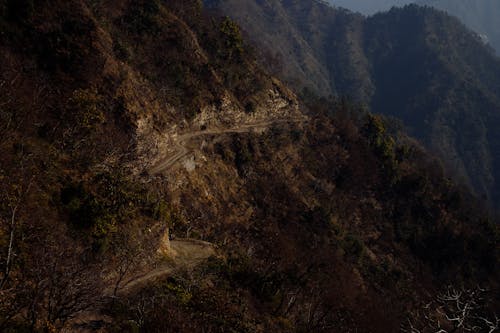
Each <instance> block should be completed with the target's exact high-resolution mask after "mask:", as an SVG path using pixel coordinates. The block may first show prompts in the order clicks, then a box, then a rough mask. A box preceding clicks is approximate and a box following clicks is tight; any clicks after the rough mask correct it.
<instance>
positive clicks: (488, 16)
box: [416, 0, 500, 53]
mask: <svg viewBox="0 0 500 333" xmlns="http://www.w3.org/2000/svg"><path fill="white" fill-rule="evenodd" d="M416 3H418V4H419V5H427V6H432V7H435V8H438V9H441V10H444V11H446V12H447V13H449V14H450V15H453V16H456V17H458V18H459V19H460V20H461V21H462V22H464V23H465V24H466V25H467V26H468V27H470V29H472V30H474V31H476V32H477V33H478V34H481V35H483V36H484V37H486V41H487V42H488V43H490V45H491V46H492V47H493V48H494V49H495V50H496V51H497V53H498V52H500V24H499V23H498V16H499V15H500V3H499V2H498V1H495V0H460V1H454V0H419V1H416Z"/></svg>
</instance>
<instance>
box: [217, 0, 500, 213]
mask: <svg viewBox="0 0 500 333" xmlns="http://www.w3.org/2000/svg"><path fill="white" fill-rule="evenodd" d="M245 3H247V6H249V5H248V3H254V7H255V8H259V5H258V4H259V3H258V2H254V1H245ZM267 3H268V6H271V5H269V4H272V6H271V7H269V8H268V9H267V10H268V12H269V15H268V17H273V20H274V21H270V20H266V19H265V17H261V16H258V15H254V13H255V11H251V10H245V11H240V5H241V2H237V1H231V0H226V1H218V3H217V4H215V5H214V4H212V5H214V6H216V7H217V8H219V9H220V10H221V11H223V12H225V13H227V14H228V15H231V17H233V18H235V19H236V20H237V21H238V22H239V23H240V24H241V25H242V27H243V29H245V30H247V31H248V34H249V35H250V36H251V37H252V38H253V39H254V40H256V41H257V42H260V43H262V44H263V45H264V46H265V47H267V48H270V49H271V52H276V53H278V54H280V55H281V56H280V57H279V58H280V59H282V61H283V68H284V69H283V75H282V77H284V78H285V79H287V80H288V81H289V82H290V83H291V84H294V83H295V85H294V86H295V87H296V89H297V90H301V89H302V88H304V87H306V88H312V89H313V90H314V91H315V92H316V93H318V94H320V95H327V94H330V93H333V94H338V95H347V96H351V97H353V98H354V99H355V100H357V101H360V102H364V103H366V104H367V105H368V106H369V107H370V109H371V110H372V111H374V112H377V113H381V114H386V115H390V116H394V117H396V118H399V119H402V120H403V121H404V125H405V126H407V128H408V131H409V132H410V133H411V134H412V135H414V136H416V137H418V138H419V139H421V140H422V141H423V142H424V143H425V144H426V146H427V147H429V148H430V149H431V150H432V151H434V152H436V153H437V154H439V156H440V157H441V158H442V159H443V160H444V161H445V163H446V166H447V167H448V168H449V170H451V171H452V172H453V173H454V174H455V176H456V177H457V178H458V179H461V180H462V181H463V182H465V183H467V184H469V185H470V186H471V187H472V188H474V189H475V190H476V192H477V194H478V195H480V196H486V197H487V199H488V200H490V201H491V202H493V203H494V205H498V202H499V200H500V196H499V187H500V186H499V183H498V177H499V171H498V165H499V162H498V160H499V158H500V154H499V152H498V140H499V138H498V136H497V135H496V134H495V128H497V126H498V115H499V113H500V102H499V98H498V96H500V89H499V87H500V80H499V79H498V78H499V77H500V61H499V60H498V59H497V58H496V57H495V56H494V54H492V52H491V51H490V50H489V49H488V48H486V47H485V46H484V45H483V43H482V42H481V40H480V38H479V37H478V36H477V35H475V34H473V33H471V32H469V30H468V29H467V28H466V27H465V26H464V25H463V24H461V23H460V22H459V21H458V20H457V19H455V18H452V17H450V16H448V15H446V14H444V13H442V12H438V11H436V10H433V9H431V8H421V7H418V6H416V5H409V6H406V7H404V8H397V9H396V8H395V9H392V10H391V11H389V12H387V13H380V14H377V15H374V16H372V17H368V18H363V17H362V16H360V15H356V14H353V13H350V12H346V11H343V10H338V9H333V8H329V7H328V6H327V5H325V4H322V3H320V2H316V1H302V2H296V1H270V2H267ZM272 9H275V10H274V11H273V10H272ZM278 18H279V20H280V21H288V22H290V24H289V25H286V26H285V25H279V24H277V25H273V24H274V22H276V20H278ZM316 22H320V23H316ZM257 27H258V28H257ZM263 27H271V28H270V29H263ZM297 36H298V37H297ZM278 40H280V41H281V40H287V42H286V43H287V44H284V45H282V47H280V48H279V49H277V48H274V44H275V43H277V42H275V41H278ZM296 40H300V41H301V43H298V44H294V41H296ZM302 41H305V44H304V43H303V42H302ZM281 43H283V42H281ZM293 45H295V46H293ZM299 45H304V47H303V48H301V47H299ZM285 46H286V48H284V47H285ZM292 46H293V47H292ZM302 49H303V50H307V54H310V55H311V54H312V55H313V56H314V60H315V62H316V63H317V64H319V65H318V66H316V67H315V69H317V70H320V71H321V73H322V76H317V75H316V74H315V73H316V72H315V71H308V70H307V68H306V67H304V71H305V72H304V76H303V82H306V83H305V84H301V82H302V79H301V77H300V75H301V74H300V73H299V72H296V71H294V70H293V67H294V66H296V64H297V63H307V59H306V58H304V57H303V56H302V53H301V52H299V51H297V50H302ZM291 73H294V76H291ZM325 77H329V78H330V81H329V82H330V84H329V85H328V86H325V85H324V84H322V83H321V82H322V81H323V80H324V78H325ZM319 78H321V80H320V79H319ZM311 81H313V82H314V83H315V85H310V84H308V83H310V82H311ZM315 88H316V89H315Z"/></svg>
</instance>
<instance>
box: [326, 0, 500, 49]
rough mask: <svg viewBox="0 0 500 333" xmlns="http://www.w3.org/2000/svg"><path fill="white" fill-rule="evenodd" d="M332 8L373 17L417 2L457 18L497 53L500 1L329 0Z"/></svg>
mask: <svg viewBox="0 0 500 333" xmlns="http://www.w3.org/2000/svg"><path fill="white" fill-rule="evenodd" d="M328 3H330V4H331V5H333V6H337V7H343V8H347V9H349V10H352V11H355V12H359V13H362V14H364V15H373V14H375V13H377V12H381V11H388V10H389V9H391V7H393V6H398V7H401V6H404V5H407V4H410V3H416V4H418V5H421V6H432V7H434V8H437V9H440V10H444V11H446V12H447V13H448V14H450V15H453V16H456V17H458V18H459V19H460V20H461V21H462V22H464V23H465V24H466V25H467V26H468V27H469V28H470V29H472V30H473V31H475V32H477V33H478V34H480V35H481V36H482V37H483V38H484V40H485V42H488V43H489V44H490V45H491V46H492V47H493V48H494V49H495V50H496V52H497V53H500V21H499V20H498V17H500V1H497V0H329V1H328Z"/></svg>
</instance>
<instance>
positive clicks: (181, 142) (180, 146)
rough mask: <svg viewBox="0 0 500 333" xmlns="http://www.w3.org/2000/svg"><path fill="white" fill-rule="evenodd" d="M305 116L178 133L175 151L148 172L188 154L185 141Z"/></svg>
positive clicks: (163, 168) (164, 168)
mask: <svg viewBox="0 0 500 333" xmlns="http://www.w3.org/2000/svg"><path fill="white" fill-rule="evenodd" d="M305 121H307V118H305V117H304V118H290V119H278V120H271V121H262V122H256V123H249V124H243V125H240V126H237V127H233V128H228V129H207V130H202V131H194V132H189V133H185V134H182V135H180V136H179V137H178V138H177V139H176V141H175V142H174V145H175V150H176V153H175V154H174V155H172V156H170V157H168V158H166V159H164V160H162V161H160V162H159V163H158V164H157V165H155V166H154V167H152V168H151V169H150V170H149V174H151V175H157V174H160V173H162V172H165V171H169V170H171V169H172V167H174V165H175V164H176V163H177V162H178V161H179V160H180V159H182V158H183V157H185V156H186V155H188V154H189V153H190V152H191V151H192V149H189V148H188V147H187V143H188V142H189V141H190V140H192V139H194V138H198V137H201V136H209V135H223V134H231V133H247V132H251V131H253V130H256V129H265V128H267V127H269V126H271V125H275V124H280V123H299V122H305Z"/></svg>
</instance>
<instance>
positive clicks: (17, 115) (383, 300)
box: [0, 0, 498, 332]
mask: <svg viewBox="0 0 500 333" xmlns="http://www.w3.org/2000/svg"><path fill="white" fill-rule="evenodd" d="M0 14H1V15H0V27H7V28H8V29H6V30H2V31H3V33H2V34H0V41H1V43H0V45H1V46H0V54H1V58H0V59H1V60H0V61H1V62H2V63H1V66H0V119H1V120H2V121H1V122H0V133H2V140H1V141H0V153H1V158H0V296H1V297H0V330H1V331H3V332H30V331H38V332H53V331H61V330H66V331H68V330H69V331H78V330H80V329H87V330H95V331H98V330H101V331H107V332H115V331H116V332H123V331H125V332H137V331H140V332H193V331H205V332H270V331H272V332H356V331H357V332H389V331H397V330H399V326H400V323H402V322H407V319H408V317H411V316H412V315H413V314H414V313H415V311H416V310H417V309H419V308H420V306H421V303H422V304H423V302H425V301H427V300H430V299H434V295H438V294H439V291H440V290H441V288H444V287H445V286H447V285H448V284H453V285H456V286H457V288H459V287H458V286H461V285H463V286H468V285H471V284H474V285H475V284H480V285H481V286H482V287H483V288H488V290H492V291H493V292H494V291H496V290H498V289H497V288H498V285H497V284H498V227H497V226H496V225H494V224H493V223H492V222H491V221H490V219H489V217H488V216H485V215H484V214H483V212H482V211H481V207H480V206H479V205H478V204H476V202H475V200H474V198H473V197H472V196H470V195H469V194H467V192H466V191H462V190H460V189H459V188H457V187H455V186H454V185H453V184H452V183H451V182H450V181H449V180H447V179H446V178H444V176H443V172H442V169H440V167H439V163H437V162H436V161H435V160H434V159H432V158H430V157H428V155H427V154H426V153H425V152H424V151H423V150H422V149H420V148H418V146H416V145H414V144H413V143H410V141H409V140H408V139H405V138H403V137H400V138H398V139H397V140H395V139H393V138H392V137H391V136H390V135H389V134H388V131H387V130H386V127H387V125H386V123H385V122H384V120H383V119H380V118H379V117H375V116H365V115H364V113H363V112H362V111H360V110H359V109H358V108H356V107H355V106H352V105H349V103H348V102H347V101H345V100H341V101H326V100H319V101H318V100H307V101H305V102H304V104H303V105H302V112H307V113H308V115H309V117H310V119H311V120H310V121H309V122H298V123H297V122H291V123H289V124H288V123H286V122H279V123H278V122H277V123H272V122H270V124H274V125H272V126H270V128H268V129H266V130H265V131H263V132H262V133H259V132H255V133H253V132H248V133H219V134H217V135H213V136H208V137H203V138H200V139H199V141H200V142H193V143H191V144H192V145H193V147H194V148H193V150H192V151H193V152H192V153H191V154H192V155H194V157H195V160H194V161H195V169H194V170H191V171H188V170H186V168H183V167H182V163H179V164H180V165H179V167H178V168H175V169H172V170H168V172H167V173H166V174H164V175H160V176H154V177H153V176H150V175H147V173H141V172H140V171H142V170H146V169H147V167H148V165H143V164H142V161H143V160H142V158H143V156H141V155H140V154H139V153H138V152H137V150H136V149H137V147H138V146H139V145H141V144H144V142H148V140H149V141H151V142H153V141H154V140H156V138H157V137H156V136H154V135H155V134H156V135H158V133H159V134H162V133H165V132H164V131H166V130H167V129H169V128H171V127H172V126H173V125H177V126H179V127H181V128H182V129H183V130H185V131H187V130H189V128H190V127H193V128H194V127H196V126H197V125H199V124H197V123H195V121H194V120H193V119H196V117H197V116H199V115H201V114H203V112H205V111H204V109H205V108H207V107H213V109H215V110H216V111H217V110H222V109H223V106H221V105H220V104H221V103H222V102H223V100H224V98H225V97H224V96H227V95H229V96H230V98H231V99H232V100H233V101H234V102H233V103H234V104H233V105H234V113H236V114H237V115H240V114H241V116H242V117H243V116H249V114H250V116H251V115H252V113H253V112H255V110H257V109H258V108H259V107H260V108H261V107H262V105H268V104H269V103H268V102H269V101H268V100H266V98H267V99H272V98H273V97H272V96H270V93H269V89H271V88H272V87H276V86H277V83H276V81H274V80H272V79H271V78H269V77H268V76H267V75H266V74H265V73H264V72H263V71H262V70H261V69H259V67H258V66H257V65H256V64H255V62H254V61H253V60H252V56H251V54H249V51H248V50H247V49H246V48H245V44H244V43H243V41H242V40H240V36H239V33H238V27H237V26H236V25H234V24H233V23H232V22H231V21H229V20H227V19H224V20H217V19H212V18H210V17H205V14H204V12H202V11H201V9H200V8H199V6H198V3H197V2H196V1H193V2H192V3H191V2H186V1H113V2H108V1H79V0H72V1H56V0H51V1H38V0H33V1H29V0H25V1H24V0H23V1H20V2H18V1H8V0H0ZM278 90H279V94H282V95H286V96H284V98H283V99H284V100H287V99H291V98H292V97H290V96H288V95H287V93H285V92H284V91H285V88H282V89H281V90H280V89H278ZM249 103H254V104H249ZM266 103H268V104H266ZM249 105H250V106H249ZM254 108H255V109H254ZM145 118H148V119H149V118H151V119H153V123H154V126H152V129H151V131H150V132H147V131H145V132H141V133H140V135H139V134H138V133H139V132H140V130H139V127H140V123H141V121H142V120H143V119H145ZM219 126H222V125H220V124H219ZM196 130H199V128H197V129H196ZM148 135H150V136H148ZM198 143H199V144H198ZM137 170H139V171H137ZM167 227H168V228H170V231H171V233H172V234H173V235H174V236H175V237H182V238H184V237H191V238H196V239H202V240H205V241H209V242H210V243H212V244H214V246H215V248H216V255H214V256H213V257H211V258H210V259H209V260H207V261H205V262H203V263H202V264H200V265H197V266H196V267H193V265H187V267H186V265H181V266H180V267H178V268H177V269H176V270H174V271H173V272H171V274H168V276H163V275H162V276H161V277H160V278H158V279H155V280H154V283H151V284H149V285H148V284H147V283H146V286H144V288H137V289H136V288H132V289H133V290H130V292H127V293H120V290H123V288H124V286H125V285H126V281H129V280H130V278H131V277H133V276H134V274H135V275H137V273H138V272H141V273H146V274H147V272H154V269H155V265H156V267H157V268H158V267H162V266H161V265H162V264H165V262H162V261H161V260H164V258H161V257H160V256H159V255H158V253H157V249H158V247H159V246H160V245H159V243H160V241H161V239H162V237H163V236H164V232H165V229H166V228H167ZM210 248H211V247H210ZM197 263H198V262H197ZM145 282H147V281H145ZM109 296H112V297H109ZM496 301H497V300H496ZM494 305H495V303H493V306H494ZM493 306H492V308H493ZM489 310H490V308H485V312H484V316H487V318H491V317H490V312H489ZM89 313H90V314H89ZM86 318H92V319H88V320H85V319H86ZM411 319H412V320H413V322H416V321H417V319H418V318H417V317H415V318H413V317H412V318H411ZM82 321H83V323H82Z"/></svg>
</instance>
